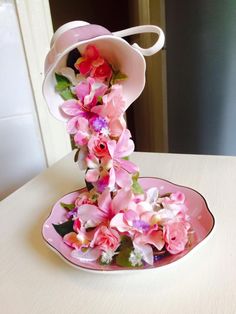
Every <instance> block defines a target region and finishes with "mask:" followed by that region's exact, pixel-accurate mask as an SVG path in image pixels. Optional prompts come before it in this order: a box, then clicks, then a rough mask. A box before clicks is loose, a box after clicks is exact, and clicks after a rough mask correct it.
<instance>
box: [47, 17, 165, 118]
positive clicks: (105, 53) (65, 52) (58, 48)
mask: <svg viewBox="0 0 236 314" xmlns="http://www.w3.org/2000/svg"><path fill="white" fill-rule="evenodd" d="M149 32H151V33H157V34H158V35H159V37H158V40H157V41H156V43H155V44H154V45H153V46H152V47H150V48H141V47H140V46H139V45H137V44H133V45H132V46H131V45H130V44H129V43H128V42H127V41H125V40H124V39H123V38H121V37H125V36H130V35H134V34H139V33H149ZM164 40H165V38H164V33H163V32H162V30H161V29H160V28H159V27H157V26H154V25H143V26H137V27H132V28H129V29H126V30H123V31H119V32H114V33H111V32H110V31H108V30H107V29H106V28H104V27H102V26H99V25H93V24H88V23H86V22H82V21H74V22H70V23H67V24H65V25H63V26H61V27H60V28H59V29H58V30H57V31H56V32H55V34H54V36H53V38H52V41H51V50H50V51H49V53H48V55H47V57H46V61H45V79H44V83H43V94H44V97H45V99H46V102H47V104H48V106H49V110H50V112H51V113H52V115H53V116H54V117H56V118H57V119H59V120H64V119H65V118H64V117H63V115H62V113H61V111H60V105H61V104H62V103H63V100H62V98H61V96H60V95H59V94H58V93H57V92H56V91H55V85H56V79H55V73H57V72H60V69H62V68H64V67H66V66H67V64H68V56H69V54H71V52H72V51H73V50H75V49H78V51H79V53H80V54H81V55H83V53H84V50H85V48H86V46H87V45H95V46H96V47H97V48H98V50H99V51H100V54H101V56H102V57H103V58H104V59H106V60H107V61H108V62H109V63H110V64H111V65H112V66H113V67H114V68H115V69H119V70H120V71H121V72H122V73H125V74H126V75H127V76H128V79H126V80H124V81H122V82H121V84H122V85H123V94H124V97H125V100H126V103H127V107H128V106H129V105H130V104H131V103H132V102H134V101H135V99H137V97H138V96H139V95H140V94H141V92H142V90H143V88H144V85H145V69H146V63H145V59H144V57H143V56H150V55H153V54H154V53H156V52H158V51H159V50H160V49H161V48H162V47H163V45H164Z"/></svg>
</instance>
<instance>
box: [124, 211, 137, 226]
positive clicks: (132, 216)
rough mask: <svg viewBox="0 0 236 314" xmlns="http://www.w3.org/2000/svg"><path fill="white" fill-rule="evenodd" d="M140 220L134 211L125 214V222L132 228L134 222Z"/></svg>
mask: <svg viewBox="0 0 236 314" xmlns="http://www.w3.org/2000/svg"><path fill="white" fill-rule="evenodd" d="M138 219H139V216H138V215H137V213H136V212H135V211H133V210H127V211H126V212H125V213H124V220H125V221H127V222H128V224H129V225H130V226H131V225H132V224H133V220H138Z"/></svg>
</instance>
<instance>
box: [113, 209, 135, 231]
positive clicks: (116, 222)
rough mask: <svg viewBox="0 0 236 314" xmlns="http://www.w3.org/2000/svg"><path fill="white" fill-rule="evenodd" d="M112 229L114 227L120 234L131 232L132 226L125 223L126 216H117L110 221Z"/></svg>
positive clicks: (120, 214) (119, 214)
mask: <svg viewBox="0 0 236 314" xmlns="http://www.w3.org/2000/svg"><path fill="white" fill-rule="evenodd" d="M110 227H114V228H116V229H117V230H119V231H120V232H126V231H129V230H130V226H129V225H128V224H127V223H126V222H125V221H124V214H122V213H118V214H116V215H115V216H114V217H113V218H112V219H111V221H110Z"/></svg>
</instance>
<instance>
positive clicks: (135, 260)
mask: <svg viewBox="0 0 236 314" xmlns="http://www.w3.org/2000/svg"><path fill="white" fill-rule="evenodd" d="M142 258H143V254H142V252H141V251H140V250H137V249H134V250H133V251H132V252H130V256H129V261H130V263H131V265H132V266H142V264H143V263H142Z"/></svg>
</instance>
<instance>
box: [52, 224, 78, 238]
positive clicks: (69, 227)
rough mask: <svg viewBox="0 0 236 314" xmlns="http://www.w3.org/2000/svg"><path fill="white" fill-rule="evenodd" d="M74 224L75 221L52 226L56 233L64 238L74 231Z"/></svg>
mask: <svg viewBox="0 0 236 314" xmlns="http://www.w3.org/2000/svg"><path fill="white" fill-rule="evenodd" d="M73 224H74V221H73V220H69V221H66V222H64V223H62V224H60V225H55V224H52V225H53V227H54V228H55V230H56V232H57V233H58V234H60V236H62V237H64V236H65V235H66V234H67V233H70V232H72V231H74V230H73Z"/></svg>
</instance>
